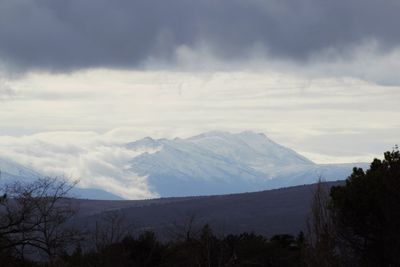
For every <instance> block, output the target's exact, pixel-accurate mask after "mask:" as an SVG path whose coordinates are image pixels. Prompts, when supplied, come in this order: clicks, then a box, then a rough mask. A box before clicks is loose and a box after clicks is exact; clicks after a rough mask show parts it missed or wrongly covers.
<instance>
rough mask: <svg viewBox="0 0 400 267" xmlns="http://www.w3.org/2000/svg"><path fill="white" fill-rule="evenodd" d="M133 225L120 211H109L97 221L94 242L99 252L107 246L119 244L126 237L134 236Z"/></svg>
mask: <svg viewBox="0 0 400 267" xmlns="http://www.w3.org/2000/svg"><path fill="white" fill-rule="evenodd" d="M133 229H134V227H133V225H132V224H129V223H128V222H127V220H126V218H125V215H124V214H123V212H122V211H120V210H113V211H108V212H105V213H103V214H101V215H100V219H99V220H96V223H95V229H94V234H93V239H94V240H93V241H94V245H95V248H96V250H97V251H101V250H102V249H104V248H105V247H106V246H107V245H110V244H113V243H118V242H120V241H122V239H123V238H124V237H126V236H129V235H132V233H133Z"/></svg>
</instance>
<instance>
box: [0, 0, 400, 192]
mask: <svg viewBox="0 0 400 267" xmlns="http://www.w3.org/2000/svg"><path fill="white" fill-rule="evenodd" d="M399 14H400V2H399V1H398V0H379V1H378V0H335V1H330V0H270V1H264V0H202V1H194V0H193V1H191V0H163V1H160V0H159V1H155V0H134V1H132V0H113V1H111V0H69V1H64V0H0V156H3V157H9V158H14V159H17V160H19V161H22V162H23V163H24V164H27V165H31V166H35V167H36V168H45V167H46V166H48V165H49V164H48V162H49V161H48V160H49V157H52V158H54V154H57V155H61V154H62V155H64V156H65V155H69V154H74V152H73V151H75V150H73V149H72V150H70V148H71V147H68V149H66V148H65V147H64V148H63V149H61V148H60V147H58V146H57V145H66V144H68V145H70V146H72V147H74V146H76V147H81V148H82V147H84V148H85V151H86V152H88V151H97V152H98V151H99V150H98V148H99V146H101V147H103V146H111V147H112V146H113V145H114V144H116V143H123V142H127V141H131V140H134V139H136V138H140V137H143V136H146V135H151V136H154V137H176V136H182V137H186V136H190V135H192V134H197V133H199V132H204V131H208V130H227V131H232V132H239V131H242V130H253V131H257V132H263V133H265V134H267V135H268V136H269V137H270V138H272V139H273V140H275V141H277V142H278V143H281V144H283V145H286V146H289V147H291V148H293V149H295V150H296V151H298V152H300V153H302V154H304V155H305V156H307V157H309V158H310V159H312V160H314V161H316V162H321V163H328V162H354V161H370V160H371V159H372V158H373V157H375V156H380V155H381V154H382V152H383V151H386V150H390V149H391V148H392V147H393V145H394V144H396V143H399V136H400V107H399V104H400V31H399V28H398V27H399V25H400V16H399ZM72 132H73V133H72ZM94 140H95V141H94ZM38 144H40V145H38ZM43 144H45V145H47V147H46V148H47V149H48V150H52V149H54V151H47V152H48V153H49V155H51V156H48V157H46V156H45V155H43V153H44V154H46V153H47V152H43V149H41V148H42V147H43ZM55 146H56V148H55ZM60 149H61V150H60ZM102 151H103V150H102ZM103 152H104V151H103ZM108 152H109V151H108ZM108 152H107V153H108ZM60 153H61V154H60ZM78 154H79V153H78ZM86 154H87V153H86ZM94 154H96V153H94ZM96 155H99V153H97V154H96ZM117 155H119V156H121V157H123V158H125V157H128V156H131V155H128V156H127V154H124V153H122V152H121V151H119V152H118V151H117ZM64 156H62V157H61V156H60V160H59V163H56V162H53V163H52V165H53V168H54V169H57V170H58V171H61V170H62V169H65V168H67V167H66V166H64V165H63V164H61V163H62V162H64V163H65V162H66V161H65V158H63V157H64ZM40 159H42V160H40ZM43 159H45V160H43ZM75 160H76V157H75ZM80 164H83V163H82V162H81V163H80ZM75 165H76V164H75ZM74 168H75V171H73V170H68V171H70V174H71V175H75V174H76V169H79V171H78V172H77V173H78V175H84V174H85V175H86V174H87V173H85V172H84V170H86V169H87V168H88V167H87V166H86V165H85V164H83V165H82V166H80V167H79V168H78V167H76V166H74ZM110 175H111V174H110ZM114 175H115V174H114ZM120 175H122V174H120ZM138 183H139V184H140V183H141V182H140V181H139V182H138ZM122 188H123V185H121V186H120V189H118V190H122ZM118 190H115V191H118ZM129 194H131V195H133V194H134V193H132V192H126V194H125V195H129Z"/></svg>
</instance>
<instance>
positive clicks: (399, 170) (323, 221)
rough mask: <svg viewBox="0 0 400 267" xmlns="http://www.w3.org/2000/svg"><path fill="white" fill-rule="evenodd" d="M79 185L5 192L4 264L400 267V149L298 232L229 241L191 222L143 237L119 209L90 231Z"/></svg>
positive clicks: (316, 211)
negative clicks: (170, 234) (79, 217)
mask: <svg viewBox="0 0 400 267" xmlns="http://www.w3.org/2000/svg"><path fill="white" fill-rule="evenodd" d="M72 187H73V185H70V184H68V183H66V182H63V181H59V180H57V179H51V178H45V179H40V180H39V181H36V182H33V183H30V184H19V183H14V184H12V185H8V186H6V187H4V188H2V189H1V190H2V192H3V193H4V195H3V196H2V197H1V198H0V266H4V267H14V266H27V267H29V266H37V267H42V266H43V267H44V266H46V267H52V266H61V267H63V266H65V267H69V266H77V267H80V266H87V267H92V266H97V267H108V266H122V267H124V266H132V267H133V266H178V267H179V266H185V267H191V266H200V267H202V266H205V267H206V266H207V267H211V266H218V267H219V266H310V267H314V266H315V267H317V266H318V267H319V266H321V267H324V266H327V267H331V266H354V267H356V266H388V267H389V266H400V152H399V150H398V148H397V147H395V148H394V149H393V151H391V152H386V153H385V154H384V159H383V160H378V159H375V160H374V161H373V162H372V163H371V165H370V168H369V169H368V170H366V171H364V170H362V169H359V168H354V169H353V173H352V174H351V176H349V178H348V179H347V180H346V183H345V185H343V186H334V187H332V188H329V187H327V186H326V183H323V182H319V183H318V184H317V185H316V188H315V193H314V195H313V200H312V203H311V207H310V215H309V218H308V220H307V223H306V225H307V227H306V229H305V231H304V233H303V232H300V233H299V235H298V236H296V237H294V236H291V235H285V234H284V235H276V236H273V237H271V238H266V237H264V236H261V235H258V234H256V233H243V234H239V235H226V236H221V235H218V234H216V233H214V232H213V230H212V229H211V227H210V226H208V225H204V226H203V227H201V228H199V229H195V228H194V227H193V225H194V224H193V221H192V220H190V221H189V222H188V224H187V225H186V226H187V227H186V228H185V229H183V230H182V229H181V232H180V233H179V234H178V235H176V236H175V238H171V239H170V240H168V241H160V240H159V239H158V238H157V236H156V234H154V233H153V232H151V231H146V232H143V233H140V234H134V232H133V231H131V229H130V226H129V225H128V224H126V221H124V219H123V217H121V216H120V215H119V213H118V212H109V213H105V214H104V216H103V218H102V220H101V221H99V222H96V225H95V227H94V228H93V229H91V230H84V229H82V227H78V228H76V227H77V226H76V225H75V224H74V223H73V219H74V216H75V213H76V207H74V206H73V204H72V203H73V201H71V199H69V198H67V196H68V192H69V191H70V190H71V188H72Z"/></svg>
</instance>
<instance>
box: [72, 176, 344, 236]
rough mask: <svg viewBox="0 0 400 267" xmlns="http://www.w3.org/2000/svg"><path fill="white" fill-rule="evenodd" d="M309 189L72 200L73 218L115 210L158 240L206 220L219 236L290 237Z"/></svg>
mask: <svg viewBox="0 0 400 267" xmlns="http://www.w3.org/2000/svg"><path fill="white" fill-rule="evenodd" d="M343 183H344V182H343V181H338V182H330V183H327V184H328V185H329V186H332V185H339V184H343ZM314 189H315V185H302V186H294V187H288V188H282V189H274V190H268V191H261V192H255V193H242V194H231V195H217V196H201V197H182V198H161V199H152V200H132V201H100V200H76V201H78V203H79V206H80V211H79V215H78V219H77V220H78V221H79V224H80V225H86V226H87V227H89V228H91V227H94V225H95V223H96V221H101V220H102V218H103V217H104V216H105V214H107V213H111V212H118V213H119V215H120V216H122V217H123V220H124V221H125V222H127V223H128V224H131V225H133V226H134V228H135V229H136V230H138V231H143V230H151V231H154V232H155V233H157V235H159V236H160V238H163V239H164V238H166V239H169V238H174V236H173V235H174V234H175V233H176V232H179V231H180V230H181V229H182V228H185V226H187V225H188V224H189V223H190V222H191V221H192V223H193V224H194V226H196V225H198V226H199V227H200V226H203V225H204V224H209V225H210V226H211V227H212V228H213V229H214V231H216V232H217V233H219V234H237V233H243V232H255V233H258V234H262V235H265V236H272V235H276V234H283V233H284V234H293V235H295V234H298V233H299V231H301V230H304V226H305V220H306V217H307V216H308V214H309V212H310V202H311V199H312V195H313V192H314Z"/></svg>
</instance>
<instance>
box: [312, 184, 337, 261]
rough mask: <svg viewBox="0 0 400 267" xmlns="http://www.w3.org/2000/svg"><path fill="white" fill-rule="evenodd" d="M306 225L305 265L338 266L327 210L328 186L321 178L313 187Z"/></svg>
mask: <svg viewBox="0 0 400 267" xmlns="http://www.w3.org/2000/svg"><path fill="white" fill-rule="evenodd" d="M306 227H307V231H306V239H307V247H306V249H305V254H306V255H305V258H306V264H307V266H311V267H312V266H320V267H331V266H339V264H338V258H337V253H336V229H335V227H334V224H333V220H332V214H331V211H330V210H329V187H328V186H327V185H326V183H325V182H323V181H322V180H321V178H320V179H319V180H318V183H317V184H316V187H315V191H314V195H313V199H312V203H311V212H310V216H309V218H308V219H307V224H306Z"/></svg>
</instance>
